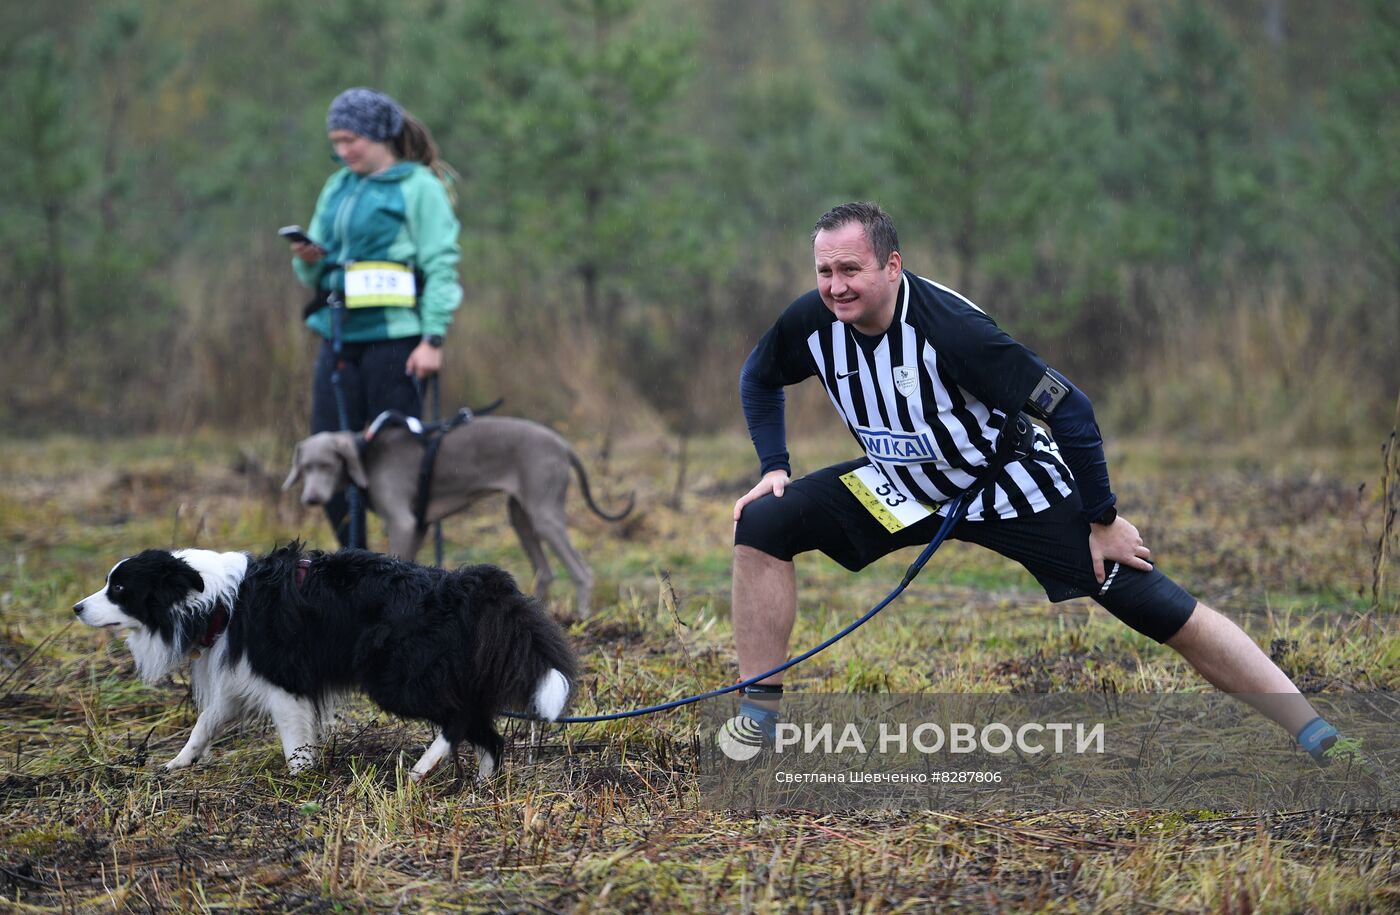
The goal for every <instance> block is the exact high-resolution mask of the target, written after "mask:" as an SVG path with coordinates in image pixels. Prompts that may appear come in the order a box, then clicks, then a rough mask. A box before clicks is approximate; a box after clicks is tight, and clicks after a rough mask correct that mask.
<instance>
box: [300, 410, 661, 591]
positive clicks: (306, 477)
mask: <svg viewBox="0 0 1400 915" xmlns="http://www.w3.org/2000/svg"><path fill="white" fill-rule="evenodd" d="M362 441H363V440H362V439H359V437H357V436H356V435H355V434H353V433H350V432H319V433H317V434H315V435H313V436H311V437H310V438H307V439H303V440H302V441H301V442H299V443H298V444H297V448H296V453H295V455H294V456H293V457H292V472H291V474H290V475H288V477H287V481H286V482H285V483H283V484H282V488H283V489H284V490H287V489H291V488H292V487H293V486H295V485H296V484H297V483H298V482H299V481H300V482H301V483H302V490H301V501H302V504H304V505H323V504H325V503H326V502H327V501H328V500H329V499H330V498H331V496H332V495H334V494H335V493H337V492H339V491H341V490H342V489H344V488H345V487H346V486H347V485H348V483H349V482H350V481H353V482H354V483H355V485H356V486H359V487H360V488H361V489H364V490H365V491H366V492H367V493H368V494H369V502H370V505H371V506H372V507H373V509H374V511H375V512H376V513H377V514H379V516H380V517H382V518H383V519H384V523H385V526H386V528H387V529H388V534H389V552H390V554H392V555H394V556H397V557H399V558H400V559H408V560H412V559H413V557H414V556H415V555H417V553H418V549H419V547H421V546H422V544H423V536H424V534H425V533H426V531H427V526H428V525H430V524H432V523H433V522H435V521H439V520H441V519H442V518H445V517H447V516H448V515H451V514H455V513H457V512H459V511H462V510H464V509H466V508H467V507H469V506H470V505H472V503H474V502H476V501H477V500H479V499H481V498H483V497H485V496H488V495H491V494H492V493H505V495H506V501H507V505H508V506H509V514H510V523H511V526H513V527H514V528H515V533H516V535H517V536H518V537H519V538H520V545H521V546H522V547H524V549H525V555H526V556H528V557H529V559H530V564H531V565H532V566H533V567H534V570H535V596H536V597H538V598H539V599H541V600H544V599H545V598H546V597H547V596H548V593H549V586H550V583H551V582H552V581H553V580H554V573H553V572H552V571H551V570H550V567H549V559H548V558H547V557H546V556H545V552H544V548H543V545H542V544H543V543H547V544H549V546H550V548H551V549H553V550H554V552H555V553H556V554H557V555H558V556H559V559H560V561H562V562H563V563H564V567H565V568H566V569H567V570H568V572H569V578H571V579H573V582H574V587H575V588H576V589H577V593H578V601H577V603H578V615H579V617H581V618H582V617H586V616H588V614H589V612H590V610H591V603H592V597H593V570H592V569H591V568H590V567H589V565H588V563H587V562H585V561H584V559H583V556H581V555H580V554H579V552H578V550H577V549H575V548H574V545H573V543H572V541H570V540H569V530H568V527H567V526H566V523H565V516H564V495H565V493H566V492H567V491H568V488H569V468H570V467H573V469H574V470H575V471H576V472H577V473H578V478H579V487H580V489H582V491H583V498H584V501H586V502H587V503H588V507H589V508H591V509H592V510H593V511H594V512H595V513H596V514H597V515H598V516H599V517H600V518H603V519H604V520H607V521H620V520H622V519H623V518H625V517H626V516H627V514H628V512H630V511H631V510H632V504H633V500H632V498H631V497H630V496H629V497H628V500H627V507H626V508H624V509H623V510H622V511H621V512H619V513H617V514H608V513H607V512H605V511H603V510H602V509H601V508H599V507H598V506H597V504H596V503H594V501H593V495H592V494H591V493H590V492H589V489H588V476H587V475H586V474H585V473H584V470H583V462H582V461H580V460H579V457H578V454H577V453H576V452H575V451H574V449H573V447H572V446H570V445H569V443H568V442H567V441H565V439H564V437H563V436H561V435H560V434H559V433H557V432H555V431H553V430H552V429H548V428H546V427H544V426H542V425H540V424H539V423H535V422H531V421H529V420H526V419H516V418H514V417H509V416H482V417H478V418H476V419H474V420H472V421H471V422H470V423H468V424H467V425H465V426H460V427H458V428H456V429H453V430H452V431H450V432H448V433H446V436H445V437H444V439H443V441H442V446H441V449H440V450H439V452H438V455H437V461H436V464H435V466H434V469H433V475H432V489H431V492H430V493H429V497H428V503H427V511H426V513H425V515H424V517H423V519H422V524H421V525H420V524H419V519H418V518H417V517H415V515H414V502H415V499H416V497H417V494H418V477H419V465H420V462H421V461H422V457H423V449H424V447H425V445H424V443H423V442H422V440H421V439H420V438H418V437H417V436H415V435H414V434H413V432H411V431H410V430H409V429H407V428H405V427H404V426H402V425H385V426H383V427H382V428H379V429H377V431H375V433H374V434H373V435H372V436H371V437H370V438H369V440H368V441H363V446H361V442H362Z"/></svg>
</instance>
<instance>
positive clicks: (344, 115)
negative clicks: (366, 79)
mask: <svg viewBox="0 0 1400 915" xmlns="http://www.w3.org/2000/svg"><path fill="white" fill-rule="evenodd" d="M332 130H348V131H350V132H351V133H357V134H359V135H360V136H362V137H368V138H369V139H371V140H378V141H379V142H381V143H384V142H387V141H389V140H392V139H393V138H394V137H397V136H398V135H399V134H401V133H403V109H402V108H400V107H399V103H398V102H396V101H394V100H393V99H392V98H390V97H389V96H387V95H385V94H384V93H382V92H375V91H374V90H373V89H366V88H364V87H363V86H359V87H356V88H354V89H346V90H345V91H344V92H342V93H340V94H339V95H337V96H336V97H335V101H333V102H331V107H330V110H329V111H327V112H326V132H327V133H330V132H331V131H332Z"/></svg>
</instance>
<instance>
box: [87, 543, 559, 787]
mask: <svg viewBox="0 0 1400 915" xmlns="http://www.w3.org/2000/svg"><path fill="white" fill-rule="evenodd" d="M73 612H74V613H76V614H77V615H78V618H79V619H80V620H82V621H83V622H84V623H87V624H88V625H89V626H95V627H98V628H105V629H109V630H113V631H116V632H122V633H125V634H126V641H127V645H128V646H129V647H130V648H131V653H132V656H133V657H134V658H135V660H136V669H137V671H138V672H139V673H140V675H141V678H142V679H143V680H145V681H146V682H147V683H156V682H158V681H159V680H161V679H163V678H164V677H165V676H167V675H168V674H170V673H172V672H173V671H174V670H175V669H176V668H178V667H179V666H180V665H181V664H182V663H184V661H185V660H186V659H187V658H193V664H192V665H191V668H190V679H191V682H192V685H193V692H194V701H195V707H196V708H197V709H199V717H198V719H197V720H196V721H195V725H194V730H193V732H192V733H191V734H190V738H189V741H188V742H187V743H186V744H185V748H184V749H183V750H181V751H180V754H179V755H178V756H176V757H175V758H174V759H172V760H171V761H170V762H168V763H166V768H167V769H178V768H180V767H182V766H188V765H191V764H192V763H194V762H195V761H196V760H198V759H199V758H200V757H201V756H203V755H204V752H205V750H207V749H208V747H209V743H210V741H212V740H214V739H215V738H216V737H217V736H218V735H219V733H220V732H221V731H222V730H223V729H224V728H225V727H226V726H227V725H229V724H230V723H232V722H234V721H237V720H240V719H246V718H252V717H259V716H268V717H271V719H272V721H273V722H274V723H275V724H276V726H277V732H278V735H279V736H280V737H281V739H282V751H283V753H284V754H285V755H286V758H287V765H288V767H289V768H290V769H291V771H292V772H294V773H296V772H301V771H303V770H305V769H306V768H308V767H309V766H311V765H313V764H314V763H315V761H316V758H317V754H318V751H319V748H320V745H321V743H322V741H323V739H324V737H325V733H326V731H327V729H328V728H329V726H330V725H331V723H332V721H333V718H334V711H335V707H336V705H337V701H338V700H339V699H341V698H343V697H344V696H345V695H346V694H348V693H351V692H354V691H360V692H363V693H365V694H366V695H368V696H369V697H370V698H371V699H372V700H374V702H375V703H377V704H378V705H379V707H380V708H382V709H384V710H385V711H387V712H390V713H392V714H395V715H399V716H401V717H404V718H413V719H419V720H425V721H430V722H432V723H433V724H435V725H437V728H438V735H437V738H436V739H435V740H434V741H433V742H432V744H431V745H430V746H429V747H428V749H427V751H426V752H424V753H423V756H422V757H421V758H420V759H419V760H418V762H417V763H416V764H415V765H414V766H413V772H412V777H413V778H414V779H415V780H416V779H421V778H422V777H423V776H425V775H427V774H428V773H429V772H431V771H432V770H433V768H434V767H436V766H437V765H438V763H440V762H441V761H442V760H443V759H444V758H446V757H447V756H448V755H449V754H451V753H453V752H454V751H455V750H456V747H457V745H458V744H459V743H460V742H461V741H463V740H466V741H469V742H470V743H471V744H472V745H474V746H475V748H476V751H477V755H478V758H479V768H478V775H477V777H478V780H481V779H485V778H488V777H489V776H490V775H491V773H492V772H494V771H495V768H496V764H497V762H498V761H499V760H500V758H501V750H502V747H503V743H504V742H503V741H502V739H501V735H500V734H499V733H498V732H497V731H496V728H495V726H494V723H493V719H494V718H495V716H496V715H498V714H499V713H500V712H501V711H503V710H505V709H508V708H514V709H517V710H521V711H529V712H533V713H534V714H535V715H537V716H539V717H541V718H544V719H548V720H553V719H555V718H557V717H558V716H559V714H560V713H561V712H562V711H563V710H564V705H565V703H566V702H567V701H568V698H569V690H570V684H571V683H573V682H574V679H575V676H576V675H575V670H576V664H575V660H574V655H573V652H572V651H571V650H570V648H569V645H568V642H567V641H566V640H565V637H564V634H563V632H562V631H561V630H560V628H559V625H558V624H557V623H555V622H554V620H553V619H551V618H550V616H549V615H548V614H547V613H546V612H545V611H544V609H543V608H542V607H541V606H540V604H539V603H538V602H537V601H535V600H534V599H532V598H529V597H526V596H525V595H524V594H522V593H521V592H520V590H519V588H517V587H516V584H515V581H514V579H512V578H511V577H510V575H509V574H507V573H506V572H504V571H502V570H501V569H498V568H496V567H495V566H487V565H478V566H465V567H463V568H461V569H457V570H455V571H450V570H445V569H436V568H430V567H427V566H421V565H417V564H416V563H412V562H404V561H402V560H399V559H393V558H391V557H388V556H383V555H380V554H378V553H371V552H367V551H364V550H340V551H338V552H335V553H321V552H311V553H306V554H304V555H303V552H302V548H301V545H300V544H299V543H292V544H290V545H288V546H286V547H282V548H280V549H277V550H274V551H273V552H272V553H269V554H268V555H266V556H263V557H261V558H254V557H251V556H249V555H248V554H246V553H216V552H213V551H211V550H176V551H175V552H167V551H165V550H146V551H145V552H143V553H139V554H137V555H135V556H132V557H130V558H128V559H123V560H122V561H121V562H119V563H117V564H116V565H115V566H114V567H113V568H112V571H110V572H108V573H107V584H106V586H105V587H103V589H102V590H100V591H98V592H97V593H96V594H93V595H92V596H91V597H86V598H83V599H82V600H81V601H79V602H78V603H77V604H76V605H75V606H74V607H73Z"/></svg>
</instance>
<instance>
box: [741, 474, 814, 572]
mask: <svg viewBox="0 0 1400 915" xmlns="http://www.w3.org/2000/svg"><path fill="white" fill-rule="evenodd" d="M799 498H800V497H799V496H797V494H796V493H794V492H792V491H791V490H790V489H789V491H788V492H787V494H785V495H783V496H782V497H778V496H772V495H767V496H763V497H762V498H760V499H756V500H754V501H753V502H750V503H749V504H748V505H745V506H744V511H743V513H742V514H741V515H740V516H739V522H738V523H737V524H736V525H735V526H734V547H735V556H736V557H737V556H738V552H739V549H740V548H742V547H748V548H750V549H752V550H755V551H757V552H759V553H762V554H764V555H766V556H768V557H771V558H773V559H776V560H780V561H783V562H791V561H792V557H793V556H795V555H797V554H798V553H799V552H801V549H800V548H799V547H798V544H797V543H796V540H795V534H796V533H797V529H798V525H797V524H796V522H797V520H798V519H797V518H796V517H795V516H796V514H797V512H794V511H793V509H796V508H797V504H796V503H797V501H798V499H799ZM784 503H786V504H784Z"/></svg>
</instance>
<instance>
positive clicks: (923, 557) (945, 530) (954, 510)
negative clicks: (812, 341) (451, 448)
mask: <svg viewBox="0 0 1400 915" xmlns="http://www.w3.org/2000/svg"><path fill="white" fill-rule="evenodd" d="M966 502H967V493H963V494H961V495H959V496H957V497H956V498H955V499H953V501H952V502H950V503H949V505H948V514H947V515H946V516H945V517H944V519H943V524H942V525H940V526H939V528H938V533H936V534H934V535H933V539H932V540H930V541H929V542H928V546H926V547H924V551H923V552H922V553H920V554H919V558H918V559H915V560H914V562H913V564H912V565H910V566H909V569H908V570H907V571H906V572H905V573H904V580H903V581H901V582H900V583H899V585H898V586H897V587H896V588H895V589H894V590H893V591H891V592H890V593H889V594H888V595H886V596H885V599H884V600H882V601H880V602H879V603H878V604H876V605H875V606H874V607H871V608H870V610H869V611H867V612H866V614H865V615H864V616H862V617H861V618H860V619H858V620H856V621H855V622H853V623H851V624H850V625H849V626H847V627H846V628H845V629H842V630H841V631H840V632H838V633H836V634H835V635H833V636H832V637H831V638H829V639H827V640H826V641H825V642H822V643H821V644H820V645H818V646H817V647H816V648H813V649H810V650H809V651H805V652H803V653H802V654H800V655H798V656H797V657H795V658H791V659H789V660H787V661H784V662H783V663H782V664H779V665H778V666H777V667H775V668H773V669H772V670H767V671H764V672H763V673H761V674H758V675H757V676H754V677H749V678H748V679H747V680H743V681H741V682H739V683H735V684H733V685H732V686H725V687H722V688H721V689H712V690H710V691H709V692H708V693H698V694H696V695H694V696H686V697H685V698H683V699H673V700H672V701H670V702H663V703H661V704H660V705H648V706H646V707H645V708H635V709H631V710H629V711H625V712H612V713H611V714H607V715H578V716H573V717H570V716H564V717H561V718H555V719H554V720H555V721H556V722H558V723H560V724H589V723H591V722H595V721H620V720H622V719H623V718H637V717H639V716H641V715H652V714H655V713H657V712H667V711H670V710H671V709H673V708H680V707H681V706H683V705H690V704H691V703H692V702H701V701H703V700H705V699H713V698H715V697H716V696H723V695H724V694H725V693H732V692H734V691H736V690H741V689H743V688H744V687H746V686H752V685H753V684H755V683H757V682H758V681H760V680H766V679H768V678H769V677H771V676H773V675H774V674H778V673H782V672H783V671H785V670H787V669H788V668H789V667H795V666H796V665H798V664H801V663H802V662H803V661H805V660H807V659H808V658H810V657H812V655H814V654H816V653H817V652H819V651H824V650H826V649H827V648H830V647H831V646H832V645H835V644H836V643H837V642H839V641H841V640H842V639H844V638H845V637H846V636H848V635H850V634H851V633H852V632H855V631H856V630H857V629H859V628H860V627H861V626H864V625H865V624H866V623H868V622H869V621H870V620H871V619H872V618H873V617H874V616H875V614H877V613H879V612H880V611H881V610H883V609H885V608H886V607H888V606H889V605H890V604H891V603H893V602H894V599H895V598H897V597H899V595H901V594H903V593H904V589H905V588H907V587H909V584H910V582H912V581H913V580H914V579H915V578H916V577H917V576H918V574H919V572H921V571H922V570H923V568H924V565H925V564H926V563H927V562H928V561H929V559H930V557H932V556H933V554H934V552H935V551H936V550H937V549H938V548H939V547H940V546H941V545H942V544H943V541H944V540H947V539H948V535H949V534H951V533H952V532H953V527H954V526H956V525H957V523H958V522H959V521H961V520H962V516H963V511H964V506H965V505H966ZM501 714H502V715H504V716H505V717H507V718H518V719H521V720H523V721H540V720H542V719H540V718H537V717H535V716H534V715H524V714H521V713H520V712H501Z"/></svg>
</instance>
